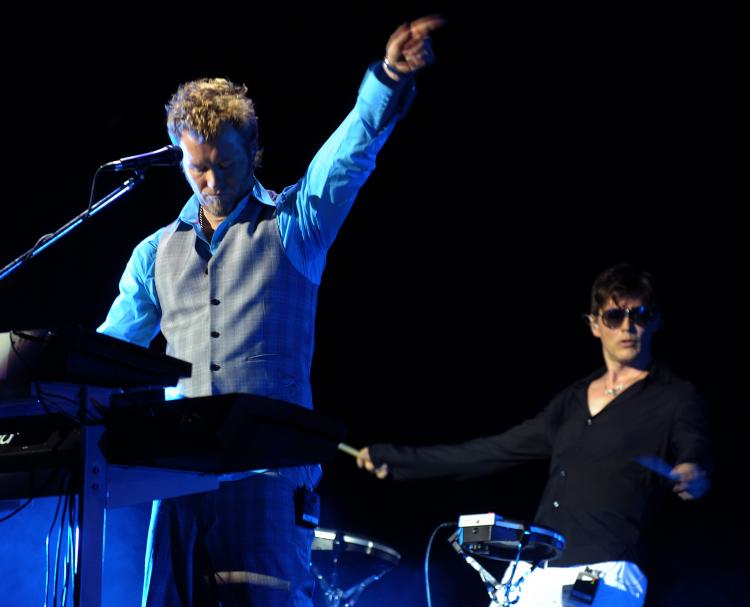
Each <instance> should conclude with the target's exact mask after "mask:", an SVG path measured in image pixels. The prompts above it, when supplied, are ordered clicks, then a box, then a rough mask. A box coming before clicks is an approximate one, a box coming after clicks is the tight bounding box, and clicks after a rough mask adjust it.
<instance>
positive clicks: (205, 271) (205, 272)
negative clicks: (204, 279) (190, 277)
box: [203, 266, 208, 275]
mask: <svg viewBox="0 0 750 607" xmlns="http://www.w3.org/2000/svg"><path fill="white" fill-rule="evenodd" d="M203 273H204V274H206V275H208V266H206V269H205V270H203Z"/></svg>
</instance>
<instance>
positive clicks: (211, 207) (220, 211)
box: [201, 195, 235, 217]
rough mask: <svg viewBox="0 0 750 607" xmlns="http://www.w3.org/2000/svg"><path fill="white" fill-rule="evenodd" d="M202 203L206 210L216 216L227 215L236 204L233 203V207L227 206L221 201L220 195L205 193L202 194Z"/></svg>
mask: <svg viewBox="0 0 750 607" xmlns="http://www.w3.org/2000/svg"><path fill="white" fill-rule="evenodd" d="M201 205H202V206H203V208H204V209H206V211H208V212H209V213H211V215H215V216H216V217H227V216H228V215H229V214H230V213H231V212H232V210H233V208H234V206H235V205H233V206H232V208H227V205H226V204H224V203H223V202H222V201H221V198H220V197H218V196H204V195H201Z"/></svg>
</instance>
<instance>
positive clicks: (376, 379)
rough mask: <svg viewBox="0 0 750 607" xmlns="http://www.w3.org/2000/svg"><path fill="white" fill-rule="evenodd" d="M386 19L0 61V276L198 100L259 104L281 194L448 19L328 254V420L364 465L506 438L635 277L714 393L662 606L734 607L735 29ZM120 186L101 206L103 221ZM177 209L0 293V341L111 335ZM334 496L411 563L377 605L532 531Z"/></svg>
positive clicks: (187, 18)
mask: <svg viewBox="0 0 750 607" xmlns="http://www.w3.org/2000/svg"><path fill="white" fill-rule="evenodd" d="M372 6H373V8H371V9H369V8H366V7H362V8H358V9H354V8H349V9H337V10H333V9H326V8H321V7H316V8H314V9H313V8H306V9H297V8H292V7H284V6H279V7H278V8H269V7H265V8H263V9H262V10H259V9H258V8H253V7H249V6H248V7H238V6H232V5H229V4H224V3H213V4H212V5H211V6H210V7H203V9H201V10H197V11H194V12H193V11H184V10H179V12H178V9H177V8H175V12H174V13H173V14H171V15H168V14H156V10H155V8H154V7H153V6H151V7H149V8H148V10H144V9H140V10H138V11H136V9H135V7H132V6H131V7H129V8H128V10H127V11H125V10H120V11H119V12H117V13H115V14H113V15H111V16H107V17H104V16H99V17H97V18H96V19H95V21H94V22H93V24H92V25H84V24H85V23H86V22H87V20H88V19H89V17H88V16H86V18H85V19H84V18H83V16H81V15H74V14H70V13H65V14H45V15H44V16H43V18H42V16H41V15H35V16H31V15H29V16H27V17H24V18H23V19H19V21H18V22H17V24H16V25H17V27H18V28H19V31H20V33H21V36H20V40H21V42H20V43H13V44H11V43H10V42H8V41H6V42H4V43H3V46H4V48H3V52H4V54H5V56H6V57H8V58H9V59H10V61H9V62H8V63H9V65H8V66H7V69H6V70H5V78H4V80H5V87H4V89H5V90H4V94H3V104H4V107H5V111H4V112H3V115H4V121H3V122H4V123H5V124H4V126H3V141H4V143H5V149H4V154H3V156H4V165H3V166H4V169H5V170H4V171H3V174H4V177H5V179H4V184H3V185H4V188H3V190H4V191H3V194H4V195H3V203H4V204H3V206H4V209H3V213H2V218H3V220H4V221H3V238H2V239H0V264H4V263H6V262H9V261H11V260H12V259H13V258H15V257H16V256H17V255H19V254H20V253H22V252H23V251H25V250H26V249H28V248H29V247H30V246H31V245H32V244H33V243H34V241H35V240H36V239H37V238H38V237H39V236H41V235H43V234H45V233H47V232H50V231H53V230H54V229H56V228H57V227H59V226H60V225H62V224H63V223H65V222H66V221H67V220H68V219H70V218H71V217H73V216H74V215H76V214H78V213H79V212H81V211H82V210H83V209H84V208H85V206H86V204H87V201H88V195H89V187H90V180H91V178H92V176H93V173H94V170H95V168H96V167H97V166H99V165H100V164H103V163H104V162H107V161H109V160H113V159H115V158H119V157H122V156H126V155H130V154H135V153H139V152H145V151H148V150H151V149H155V148H157V147H161V146H162V145H164V144H166V143H168V140H167V137H166V131H165V128H164V126H163V123H164V110H163V105H164V103H166V101H167V100H168V98H169V96H170V95H171V93H172V92H173V91H174V90H175V89H176V87H177V85H178V84H179V83H180V82H183V81H186V80H189V79H193V78H197V77H202V76H226V77H229V78H231V79H233V80H235V81H239V82H244V83H245V84H247V85H248V87H249V89H250V94H251V96H252V97H253V98H254V99H255V101H256V109H257V112H258V115H259V117H260V137H261V144H262V146H263V147H264V148H265V160H264V167H263V168H262V169H261V170H259V172H258V177H259V179H260V180H261V182H262V183H263V184H264V185H265V186H266V187H267V188H270V189H274V190H277V191H280V190H281V189H282V188H283V187H284V186H286V185H289V184H291V183H293V182H294V181H296V180H297V179H298V178H299V177H300V176H301V175H302V173H303V171H304V169H305V167H306V165H307V162H308V161H309V160H310V158H311V157H312V155H313V154H314V153H315V151H316V149H317V148H318V147H319V146H320V144H321V143H322V142H323V141H324V140H325V137H326V136H327V135H328V134H329V133H330V132H331V131H332V130H333V129H334V128H335V127H336V126H337V125H338V123H339V122H340V120H341V119H343V117H344V116H345V115H346V113H347V111H348V110H349V108H350V107H351V105H352V104H353V102H354V99H355V94H356V89H357V86H358V84H359V81H360V79H361V77H362V75H363V73H364V69H365V67H366V66H367V64H368V63H370V62H371V61H373V60H375V59H377V58H378V57H380V56H382V54H383V48H384V44H385V41H386V40H387V38H388V36H389V35H390V33H391V31H392V30H393V29H394V28H395V27H396V25H398V24H399V23H400V22H402V21H404V20H407V19H413V18H415V17H417V16H419V15H420V14H424V13H427V12H431V11H440V12H442V13H443V14H445V15H446V16H447V18H448V24H447V26H446V27H445V28H444V29H443V30H442V31H440V32H438V33H436V34H435V35H434V48H435V51H436V55H437V58H438V60H437V63H436V64H435V65H434V66H433V67H431V68H430V69H429V70H425V71H424V72H423V73H421V74H420V75H419V77H418V88H419V95H418V98H417V99H416V101H415V104H414V106H413V108H412V110H411V112H410V114H409V115H408V116H407V117H406V119H405V120H404V121H403V122H402V123H401V124H400V125H399V126H398V127H397V129H396V130H395V132H394V134H393V136H392V137H391V139H390V140H389V142H388V143H387V145H386V147H385V148H384V150H383V152H382V153H381V155H380V157H379V159H378V168H377V169H376V171H375V172H374V174H373V175H372V177H371V178H370V180H369V181H368V182H367V184H366V185H365V186H364V188H363V189H362V191H361V193H360V196H359V198H358V201H357V203H356V205H355V207H354V209H353V210H352V212H351V215H350V217H349V218H348V219H347V221H346V223H345V226H344V228H343V229H342V231H341V233H340V235H339V238H338V240H337V242H336V243H335V245H334V246H333V248H332V250H331V252H330V254H329V258H328V267H327V270H326V273H325V277H324V281H323V286H322V288H321V290H320V301H319V312H318V321H317V343H316V354H315V360H314V365H313V377H312V380H313V389H314V394H315V400H316V407H317V409H318V410H319V411H322V412H324V413H327V414H330V415H334V416H336V417H338V418H340V419H342V420H344V421H345V422H346V423H348V424H349V425H350V427H351V431H350V436H349V442H351V443H352V444H354V445H358V446H359V445H365V444H368V443H370V442H374V441H401V442H406V443H425V444H427V443H431V442H436V441H440V442H446V441H458V440H462V439H465V438H469V437H473V436H477V435H479V434H484V433H491V432H496V431H500V430H502V429H504V428H507V427H509V426H511V425H512V424H514V423H516V422H518V421H520V420H522V419H524V418H526V417H528V416H529V415H531V414H533V413H535V412H536V411H537V410H538V409H539V408H541V407H542V406H543V404H544V403H545V402H546V401H547V400H548V399H549V398H550V397H551V396H552V395H554V394H555V393H556V392H557V391H558V390H559V389H561V388H562V387H564V386H565V385H567V384H568V383H570V382H571V381H572V380H574V379H576V378H578V377H581V376H583V375H585V374H588V373H589V372H590V371H592V370H593V369H594V368H596V367H597V366H598V364H599V362H600V353H599V350H598V347H597V342H595V341H594V340H593V339H592V338H591V337H590V336H589V335H588V333H587V329H586V327H585V326H584V325H583V324H582V323H581V322H580V320H579V316H580V314H581V313H583V312H585V311H586V307H587V304H588V299H587V298H588V289H589V286H590V283H591V281H592V280H593V278H594V277H595V275H596V274H597V273H598V272H599V271H600V270H602V269H603V268H605V267H607V266H608V265H611V264H613V263H616V262H619V261H631V262H635V263H638V264H641V265H643V266H645V267H647V268H648V269H649V270H651V271H652V272H653V273H654V274H655V276H656V277H657V280H658V287H659V288H660V290H661V293H662V295H663V298H664V316H665V323H664V327H663V330H662V334H661V335H660V337H659V339H658V340H657V343H656V350H657V354H658V355H659V356H660V357H661V358H662V359H663V360H665V361H666V362H667V364H668V365H669V366H671V367H672V368H673V369H674V370H675V371H676V372H678V373H679V374H681V375H684V376H686V377H689V378H690V379H692V380H693V381H694V382H695V383H696V384H697V385H698V386H699V388H700V389H701V390H702V391H703V392H704V394H705V395H706V397H707V399H708V401H709V403H710V406H711V422H712V435H713V438H714V440H715V445H716V457H717V464H718V465H717V476H716V482H715V486H714V490H713V492H712V494H711V495H710V496H709V497H708V498H707V499H705V500H703V501H702V502H701V503H696V504H677V503H673V504H670V505H669V506H668V509H667V513H666V516H665V517H664V518H663V519H662V520H663V521H665V525H664V526H662V527H659V528H658V529H656V530H655V535H656V538H657V541H656V553H657V554H656V557H657V558H656V559H655V563H654V567H653V570H652V576H651V577H652V594H651V597H650V603H651V604H652V605H678V604H679V605H690V604H693V603H691V601H695V604H703V602H705V601H707V600H708V597H709V596H713V597H714V600H717V597H722V598H721V600H718V602H717V603H716V604H734V603H733V602H732V601H734V600H735V599H737V597H738V596H739V594H738V591H737V590H736V588H738V586H739V579H738V576H739V571H740V567H739V560H740V559H742V558H743V557H744V551H745V547H746V545H747V542H748V533H747V531H748V524H747V522H746V520H745V513H744V508H743V506H742V504H741V502H740V499H739V496H738V494H739V492H740V489H738V488H737V487H740V488H741V485H742V479H741V478H740V477H739V473H740V470H741V466H740V464H739V461H738V460H739V459H740V458H741V457H743V455H744V453H743V451H744V450H743V448H742V444H743V439H744V434H745V432H744V429H745V420H746V418H747V414H746V412H745V409H746V407H747V404H748V402H747V401H748V399H747V396H746V393H745V391H744V390H745V378H746V374H747V362H748V357H747V354H746V347H747V343H748V339H749V338H750V332H749V331H748V322H747V319H746V314H745V307H746V302H747V299H746V297H745V295H746V293H747V286H746V283H747V271H746V267H745V266H746V257H747V255H746V252H745V251H746V247H745V238H744V237H745V231H746V229H745V223H744V216H745V206H746V204H747V191H746V188H745V187H744V179H742V178H741V173H740V171H741V170H742V171H743V172H744V171H745V164H746V163H745V162H742V163H741V158H742V157H746V154H744V155H742V156H741V150H742V148H743V147H744V145H743V144H744V143H745V141H746V134H747V133H746V129H745V128H744V127H743V126H742V122H741V121H740V114H741V113H740V107H739V106H740V99H739V91H740V89H741V88H742V86H741V82H742V81H743V80H746V70H742V69H740V68H739V65H738V64H739V61H738V59H737V54H738V51H737V48H738V42H737V39H736V38H735V34H734V32H733V28H732V27H731V24H732V22H733V20H734V19H733V16H732V15H723V14H718V13H717V14H704V13H697V12H696V13H686V12H681V13H669V12H667V11H664V13H663V14H655V13H654V11H653V10H652V9H646V8H644V9H628V10H626V9H625V8H621V9H614V8H613V9H608V10H607V11H602V10H596V11H594V12H591V11H589V10H584V9H578V10H577V11H575V12H573V11H571V9H569V8H566V9H564V10H562V9H555V10H552V11H550V10H549V9H546V8H545V9H543V8H542V7H536V8H534V7H531V8H527V9H525V10H523V11H519V10H509V9H503V10H500V11H497V12H496V13H495V14H494V15H490V14H489V13H488V12H487V11H486V9H481V10H480V9H478V8H477V9H472V8H471V7H470V6H469V3H467V4H464V5H463V7H462V8H460V9H457V8H456V7H454V6H451V5H450V4H447V3H439V4H438V5H434V4H430V5H427V4H425V3H409V4H408V5H406V4H403V3H402V4H400V5H399V7H398V8H393V7H389V6H383V5H381V4H380V3H377V5H376V4H373V5H372ZM681 10H683V9H681ZM125 24H128V25H127V27H124V25H125ZM8 27H13V24H12V23H9V24H8ZM116 183H118V180H117V178H113V177H111V176H109V177H108V178H107V179H103V180H102V181H101V190H100V194H103V193H104V191H106V186H107V185H109V186H111V187H114V185H116ZM188 195H189V189H188V187H187V185H186V184H185V183H184V180H183V179H182V177H181V176H180V174H179V171H178V170H176V169H174V170H169V169H164V170H153V171H152V172H149V174H148V177H147V180H146V183H145V184H144V185H142V186H141V187H140V188H138V189H137V190H136V191H135V192H134V193H132V194H131V195H129V196H128V197H127V198H126V199H124V200H122V201H121V202H119V203H117V204H116V205H115V206H113V207H112V208H109V209H107V210H105V211H103V212H102V213H101V214H99V215H98V216H96V217H95V218H94V219H92V221H90V222H89V224H88V225H87V226H85V227H84V228H82V229H81V230H79V231H78V232H76V233H75V234H74V235H72V236H71V237H69V238H68V239H67V240H66V241H65V242H62V243H59V244H57V245H55V246H54V247H53V248H51V249H50V250H48V251H46V252H45V253H43V254H42V255H41V256H40V257H39V258H37V259H36V260H34V261H32V262H31V263H30V264H29V265H28V266H27V267H26V268H24V269H23V270H22V271H21V272H19V273H17V274H15V275H14V276H13V277H12V278H10V279H7V280H5V281H4V282H3V283H2V284H0V330H8V329H10V328H34V327H43V326H53V325H58V324H70V323H79V324H82V325H84V326H87V327H96V326H97V325H98V324H99V323H100V322H101V321H102V320H103V318H104V316H105V314H106V312H107V310H108V307H109V305H110V304H111V301H112V299H113V298H114V296H115V294H116V284H117V280H118V279H119V276H120V274H121V272H122V269H123V268H124V265H125V262H126V261H127V258H128V256H129V254H130V252H131V250H132V248H133V247H134V245H135V244H136V243H137V242H139V241H140V240H141V239H142V238H144V237H145V236H146V235H148V234H150V233H152V232H153V231H154V230H155V229H157V228H158V227H160V226H162V225H165V224H167V223H168V222H170V221H171V220H172V219H173V218H174V217H175V215H176V214H177V212H178V211H179V209H180V208H181V206H182V204H183V202H184V200H185V199H186V198H187V196H188ZM325 472H326V475H325V478H324V481H323V483H322V485H321V492H322V494H323V521H322V522H323V525H325V526H326V527H332V528H343V529H348V530H351V531H353V532H356V533H358V534H360V535H363V536H366V537H370V538H373V539H376V540H378V541H380V542H383V543H385V544H387V545H389V546H392V547H394V548H396V549H397V550H399V551H401V552H402V554H403V556H404V559H403V563H402V565H401V566H400V567H399V568H398V569H396V570H395V571H394V572H393V573H390V574H389V575H388V576H387V577H386V578H384V580H383V581H381V582H378V583H377V585H376V586H375V587H373V589H372V590H370V591H368V593H369V594H371V596H368V593H366V594H365V596H364V598H363V599H362V602H361V604H362V605H376V604H394V605H396V604H403V605H415V604H422V602H423V601H424V598H423V589H422V586H421V580H420V577H419V576H420V568H421V559H422V557H423V551H424V548H425V546H426V542H427V538H428V536H429V533H430V530H431V529H432V528H433V527H434V526H435V525H436V524H438V523H439V522H443V521H455V520H456V518H457V516H458V514H459V513H471V512H484V511H496V512H498V513H500V514H503V515H504V516H508V517H515V518H521V519H526V520H529V519H530V517H533V513H534V510H535V502H536V500H537V499H538V497H539V494H540V492H541V487H542V483H543V480H544V469H543V467H540V468H533V467H532V468H530V469H523V470H519V471H517V472H512V473H509V474H505V475H503V476H502V477H498V478H492V479H485V480H481V481H475V482H466V483H459V484H451V485H448V484H442V483H439V482H424V483H418V484H405V485H391V484H386V483H383V484H378V483H376V481H374V480H373V479H371V478H369V477H366V476H365V475H363V474H362V473H360V472H359V471H357V470H356V469H355V468H354V466H353V464H352V462H351V461H350V460H349V458H347V457H346V456H343V455H342V456H340V458H339V459H338V460H337V461H336V462H335V463H334V464H332V465H330V466H327V467H326V469H325ZM667 523H668V524H667ZM435 550H436V561H435V564H434V567H435V569H434V571H435V576H436V578H437V586H439V588H438V589H437V590H436V592H437V593H438V596H435V597H434V600H435V604H436V605H438V604H440V605H464V604H465V605H483V604H485V603H486V602H487V601H486V599H485V598H484V597H483V590H482V587H481V584H480V582H479V581H478V580H477V579H475V574H474V573H473V572H471V571H470V570H469V569H468V568H467V567H466V566H465V565H463V564H461V563H460V562H459V561H458V559H457V558H456V557H455V555H453V554H451V553H450V551H449V549H448V548H447V546H446V545H445V542H443V541H442V540H441V539H438V541H437V544H436V548H435ZM136 558H137V559H140V555H139V556H137V557H136ZM376 588H377V591H376V590H375V589H376ZM711 593H713V595H712V594H711ZM722 600H723V601H724V602H722ZM737 600H738V599H737ZM368 601H369V602H368ZM438 601H440V602H439V603H438Z"/></svg>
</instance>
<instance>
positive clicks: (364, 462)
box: [357, 447, 388, 480]
mask: <svg viewBox="0 0 750 607" xmlns="http://www.w3.org/2000/svg"><path fill="white" fill-rule="evenodd" d="M357 466H358V467H359V468H362V469H363V470H367V471H368V472H369V473H370V474H374V475H375V476H376V477H378V478H379V479H380V480H383V479H384V478H386V477H387V476H388V464H383V465H381V466H378V467H377V468H376V467H375V464H373V463H372V459H371V458H370V449H369V448H368V447H363V448H362V449H360V450H359V453H358V454H357Z"/></svg>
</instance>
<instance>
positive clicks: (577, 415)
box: [357, 264, 710, 607]
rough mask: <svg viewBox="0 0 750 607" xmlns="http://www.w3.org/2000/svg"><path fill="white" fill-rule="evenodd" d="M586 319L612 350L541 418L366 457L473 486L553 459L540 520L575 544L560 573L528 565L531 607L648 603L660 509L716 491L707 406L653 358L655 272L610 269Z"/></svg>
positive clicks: (377, 467)
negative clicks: (589, 591) (711, 486)
mask: <svg viewBox="0 0 750 607" xmlns="http://www.w3.org/2000/svg"><path fill="white" fill-rule="evenodd" d="M585 320H586V322H587V323H588V325H589V327H590V330H591V333H592V334H593V335H594V337H596V338H597V339H599V340H600V342H601V346H602V355H603V357H604V368H603V369H600V370H599V371H597V372H596V373H594V374H592V375H590V376H589V377H586V378H584V379H582V380H580V381H577V382H575V383H574V384H572V385H571V386H569V387H568V388H566V389H565V390H563V391H562V392H560V393H559V394H558V395H557V396H556V397H555V398H553V399H552V401H551V402H550V403H549V404H548V405H547V407H545V408H544V410H543V411H542V412H541V413H539V414H538V415H537V416H536V417H534V418H532V419H529V420H527V421H526V422H524V423H522V424H520V425H518V426H516V427H514V428H511V429H510V430H508V431H506V432H504V433H502V434H499V435H495V436H489V437H485V438H479V439H475V440H472V441H469V442H466V443H462V444H458V445H437V446H429V447H405V446H396V445H391V444H375V445H372V446H370V447H369V448H368V447H365V448H364V449H362V450H361V451H360V453H359V456H358V458H357V464H358V465H359V467H360V468H364V469H366V470H368V471H370V472H372V473H373V474H375V475H376V476H377V477H378V478H381V479H383V478H386V477H390V478H393V479H395V480H400V479H416V478H428V477H431V478H436V477H442V478H449V479H461V478H470V477H477V476H483V475H487V474H491V473H494V472H497V471H499V470H502V469H504V468H508V467H510V466H513V465H517V464H521V463H523V462H528V461H534V460H543V459H548V460H550V467H549V473H550V474H549V478H548V481H547V485H546V487H545V490H544V494H543V496H542V500H541V503H540V505H539V508H538V510H537V514H536V517H535V523H537V524H539V525H543V526H546V527H550V528H552V529H554V530H556V531H559V532H560V533H562V534H563V535H564V536H565V538H566V548H565V551H564V553H563V555H562V556H561V557H560V558H559V559H557V560H555V561H553V565H554V566H552V567H546V568H538V569H534V568H533V567H532V566H531V565H529V564H527V563H521V564H520V565H519V567H518V569H517V571H516V572H515V577H514V579H515V580H517V579H519V577H524V578H525V579H524V582H523V583H522V584H521V586H520V587H519V590H520V592H519V596H520V601H519V602H518V603H516V605H518V606H519V607H522V606H534V605H545V606H560V605H562V606H568V605H582V604H593V605H595V606H599V607H601V606H614V605H618V606H619V605H623V606H628V607H630V606H633V607H640V606H641V605H643V603H644V600H645V594H646V585H647V582H646V577H645V575H644V574H643V572H642V570H641V568H640V566H639V565H640V564H642V563H643V560H644V548H645V542H644V539H645V538H644V537H643V533H642V532H643V529H644V528H645V527H646V525H647V524H648V522H649V520H650V518H651V517H652V516H653V513H654V511H655V507H656V506H658V504H659V502H661V501H662V499H663V498H664V496H665V495H666V494H668V493H669V492H670V491H672V492H674V494H676V495H677V496H678V497H679V498H681V499H683V500H689V499H693V498H698V497H701V496H702V495H704V494H705V492H706V491H707V490H708V475H707V472H706V471H707V470H708V469H709V468H710V456H709V452H708V441H707V437H706V429H705V419H704V413H703V407H702V404H701V399H700V398H699V396H698V394H697V392H696V390H695V388H694V387H693V386H692V385H691V384H690V383H688V382H687V381H685V380H683V379H680V378H678V377H676V376H674V375H673V374H672V373H671V372H670V371H669V370H667V369H666V368H664V367H663V366H662V365H660V364H658V363H656V362H654V360H653V358H652V355H651V339H652V337H653V335H654V332H655V331H656V330H657V329H658V328H659V324H660V318H659V308H658V305H657V300H656V293H655V291H654V287H653V282H652V278H651V276H650V275H649V274H648V273H646V272H643V271H640V270H638V269H637V268H635V267H633V266H631V265H629V264H620V265H617V266H614V267H612V268H609V269H607V270H605V271H604V272H602V273H601V274H600V275H599V276H598V277H597V279H596V281H595V282H594V285H593V287H592V290H591V308H590V313H589V314H587V315H585ZM667 462H671V463H669V464H668V463H667ZM509 569H510V568H509ZM587 570H588V571H587ZM506 575H507V574H506ZM577 579H580V580H589V579H595V580H598V581H596V582H593V586H594V587H595V589H596V593H595V596H594V598H593V601H594V602H593V603H591V602H590V601H591V599H590V597H589V599H588V602H587V600H585V599H577V598H575V597H574V596H571V589H572V588H573V587H574V586H575V582H576V580H577ZM582 585H584V586H585V585H586V583H585V582H584V583H583V584H582ZM591 585H592V584H589V587H590V586H591ZM579 586H581V584H580V583H579ZM574 594H575V593H574ZM579 600H580V601H581V602H578V601H579Z"/></svg>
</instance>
